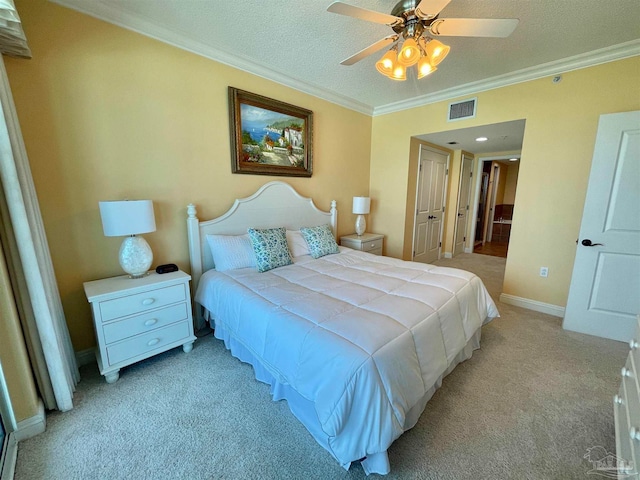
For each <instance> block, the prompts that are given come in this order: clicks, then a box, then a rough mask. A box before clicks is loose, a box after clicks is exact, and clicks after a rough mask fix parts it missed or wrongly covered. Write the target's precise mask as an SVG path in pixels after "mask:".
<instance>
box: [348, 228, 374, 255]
mask: <svg viewBox="0 0 640 480" xmlns="http://www.w3.org/2000/svg"><path fill="white" fill-rule="evenodd" d="M383 243H384V235H380V234H378V233H363V234H362V235H360V236H358V235H356V234H355V233H354V234H351V235H346V236H344V237H340V245H342V246H343V247H349V248H353V249H354V250H361V251H363V252H369V253H373V254H374V255H382V246H383Z"/></svg>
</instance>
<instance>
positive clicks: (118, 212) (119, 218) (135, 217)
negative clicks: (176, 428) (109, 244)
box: [99, 200, 156, 237]
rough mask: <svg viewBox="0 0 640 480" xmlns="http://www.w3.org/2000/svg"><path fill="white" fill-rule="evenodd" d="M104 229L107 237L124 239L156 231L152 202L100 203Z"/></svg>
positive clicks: (122, 201)
mask: <svg viewBox="0 0 640 480" xmlns="http://www.w3.org/2000/svg"><path fill="white" fill-rule="evenodd" d="M99 205H100V216H101V217H102V228H103V230H104V234H105V236H107V237H122V236H126V235H138V234H141V233H149V232H155V231H156V219H155V217H154V215H153V202H152V201H151V200H121V201H109V202H99Z"/></svg>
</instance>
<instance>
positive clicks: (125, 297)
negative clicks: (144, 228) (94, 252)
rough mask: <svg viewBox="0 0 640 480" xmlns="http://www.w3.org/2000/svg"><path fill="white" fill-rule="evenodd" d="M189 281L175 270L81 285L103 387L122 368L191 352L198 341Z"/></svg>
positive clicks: (117, 374) (115, 379)
mask: <svg viewBox="0 0 640 480" xmlns="http://www.w3.org/2000/svg"><path fill="white" fill-rule="evenodd" d="M190 279H191V277H190V276H189V275H187V274H186V273H184V272H181V271H177V272H171V273H164V274H158V273H155V272H151V273H150V274H149V275H147V276H146V277H143V278H137V279H131V278H129V276H128V275H122V276H120V277H113V278H105V279H103V280H95V281H93V282H85V283H84V292H85V294H86V296H87V299H88V300H89V303H91V312H92V314H93V326H94V330H95V333H96V339H97V341H98V345H97V347H96V359H97V360H98V367H99V368H100V373H101V374H102V375H104V378H105V380H106V381H107V383H113V382H115V381H117V380H118V378H119V376H120V369H121V368H122V367H125V366H127V365H131V364H132V363H135V362H139V361H140V360H144V359H145V358H149V357H151V356H153V355H157V354H158V353H162V352H165V351H167V350H170V349H172V348H174V347H177V346H179V345H182V349H183V350H184V351H185V352H190V351H191V349H192V348H193V342H194V341H195V340H196V337H195V335H194V334H193V321H192V317H191V293H190V290H189V280H190Z"/></svg>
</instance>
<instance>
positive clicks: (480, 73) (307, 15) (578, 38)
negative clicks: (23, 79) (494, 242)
mask: <svg viewBox="0 0 640 480" xmlns="http://www.w3.org/2000/svg"><path fill="white" fill-rule="evenodd" d="M52 1H55V2H56V3H59V4H61V5H64V6H67V7H70V8H73V9H76V10H79V11H82V12H84V13H87V14H89V15H93V16H96V17H98V18H101V19H104V20H106V21H109V22H112V23H115V24H118V25H121V26H123V27H125V28H130V29H132V30H135V31H138V32H140V33H143V34H146V35H149V36H152V37H154V38H158V39H160V40H162V41H166V42H168V43H171V44H174V45H177V46H179V47H182V48H186V49H188V50H191V51H194V52H196V53H199V54H202V55H205V56H207V57H209V58H213V59H215V60H217V61H221V62H223V63H227V64H230V65H232V66H235V67H238V68H240V69H242V70H246V71H249V72H251V73H254V74H257V75H260V76H262V77H266V78H270V79H272V80H275V81H277V82H280V83H283V84H285V85H289V86H292V87H294V88H297V89H299V90H302V91H305V92H307V93H311V94H314V95H316V96H319V97H321V98H325V99H327V100H330V101H333V102H334V103H339V104H342V105H345V106H348V107H349V108H353V109H355V110H358V111H362V112H365V113H369V114H378V113H385V112H387V111H393V110H399V109H402V108H408V107H411V106H415V104H416V103H415V102H418V104H419V103H428V102H429V101H437V100H441V99H444V98H450V97H452V96H454V95H456V96H457V95H466V94H471V93H473V92H477V91H481V90H485V89H487V88H492V87H496V86H501V85H505V84H509V83H515V82H518V81H523V80H527V79H530V78H538V77H541V76H545V75H554V74H557V73H562V72H563V71H566V70H571V69H575V68H580V67H584V66H587V65H590V64H597V63H602V62H604V61H610V60H613V59H616V58H624V57H628V56H632V55H638V54H640V40H639V39H640V1H639V0H607V1H603V0H452V1H451V3H449V5H447V6H446V7H445V9H444V10H443V11H442V12H441V14H440V17H442V18H446V17H462V18H518V19H519V20H520V23H519V24H518V27H517V28H516V30H515V32H514V33H513V34H512V35H511V36H510V37H508V38H502V39H494V38H467V37H441V38H440V40H442V41H443V42H444V43H446V44H448V45H450V46H451V52H450V53H449V56H448V57H447V58H446V59H445V60H444V61H443V62H442V63H441V64H440V65H439V67H438V71H437V72H435V73H434V74H433V75H431V76H429V77H426V78H424V79H421V80H417V79H416V78H415V74H413V73H408V74H407V80H406V81H405V82H396V81H393V80H389V79H388V78H386V77H383V76H382V75H380V74H379V73H377V71H376V69H375V66H374V64H375V62H376V60H377V59H378V58H380V56H382V54H383V53H384V50H382V51H380V52H377V53H375V54H373V55H371V56H370V57H368V58H366V59H364V60H362V61H360V62H358V63H356V64H355V65H352V66H342V65H340V62H341V61H342V60H344V59H345V58H347V57H349V56H351V55H352V54H354V53H356V52H358V51H360V50H361V49H363V48H365V47H367V46H369V45H370V44H372V43H374V42H375V41H377V40H379V39H380V38H382V37H384V36H386V35H388V34H390V33H393V32H392V30H391V28H390V27H387V26H385V25H379V24H374V23H370V22H366V21H363V20H359V19H355V18H350V17H346V16H342V15H337V14H333V13H328V12H327V11H326V8H327V6H328V5H329V4H330V3H331V0H326V1H321V0H306V1H302V2H301V1H298V0H296V1H294V0H277V1H272V2H271V1H265V0H233V1H230V0H52ZM345 1H347V0H345ZM347 3H350V4H352V5H356V6H360V7H364V8H367V9H370V10H376V11H380V12H384V13H389V12H391V10H392V8H393V6H394V5H395V3H396V1H395V0H348V1H347ZM590 52H591V53H590Z"/></svg>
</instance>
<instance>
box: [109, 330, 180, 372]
mask: <svg viewBox="0 0 640 480" xmlns="http://www.w3.org/2000/svg"><path fill="white" fill-rule="evenodd" d="M190 336H191V332H190V328H189V322H180V323H176V324H173V325H169V326H168V327H164V328H159V329H156V330H153V331H151V332H149V333H144V334H142V335H137V336H135V337H131V338H130V339H128V340H124V341H122V342H120V343H116V344H114V345H110V346H108V347H107V357H108V358H109V365H115V364H116V363H119V362H124V361H125V360H128V359H130V358H133V357H136V356H139V355H145V354H146V353H148V352H151V351H153V350H156V349H158V348H162V347H164V346H165V345H168V344H170V343H174V342H179V341H181V340H183V339H187V338H189V337H190Z"/></svg>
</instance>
